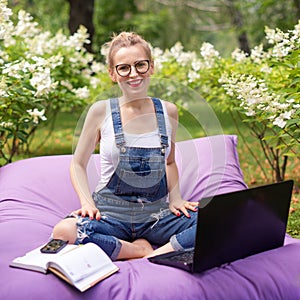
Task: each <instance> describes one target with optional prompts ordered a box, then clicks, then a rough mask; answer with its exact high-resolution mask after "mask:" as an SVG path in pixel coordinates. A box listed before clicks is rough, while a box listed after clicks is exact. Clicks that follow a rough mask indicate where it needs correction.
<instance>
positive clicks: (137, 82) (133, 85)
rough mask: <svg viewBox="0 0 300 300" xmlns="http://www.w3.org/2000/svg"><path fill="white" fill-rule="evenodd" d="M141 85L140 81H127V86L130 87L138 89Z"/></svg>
mask: <svg viewBox="0 0 300 300" xmlns="http://www.w3.org/2000/svg"><path fill="white" fill-rule="evenodd" d="M141 83H142V79H136V80H131V81H128V82H127V84H128V85H129V86H131V87H138V86H139V85H140V84H141Z"/></svg>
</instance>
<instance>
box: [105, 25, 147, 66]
mask: <svg viewBox="0 0 300 300" xmlns="http://www.w3.org/2000/svg"><path fill="white" fill-rule="evenodd" d="M135 45H141V46H142V47H143V49H144V50H145V53H146V55H147V56H148V58H149V59H150V60H152V54H151V48H150V45H149V43H148V42H146V41H145V40H144V39H143V38H142V37H141V36H140V35H138V34H137V33H135V32H126V31H124V32H121V33H120V34H118V35H115V34H114V35H113V36H112V38H111V41H110V42H108V43H106V44H105V48H106V51H105V52H106V63H107V65H108V67H109V68H113V57H114V55H115V53H116V52H117V51H118V50H119V49H121V48H123V47H130V46H135Z"/></svg>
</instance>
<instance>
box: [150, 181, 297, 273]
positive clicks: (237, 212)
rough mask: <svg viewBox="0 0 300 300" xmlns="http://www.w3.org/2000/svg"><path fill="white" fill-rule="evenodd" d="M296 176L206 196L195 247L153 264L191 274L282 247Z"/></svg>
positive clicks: (161, 257) (160, 257) (158, 258)
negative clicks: (290, 178)
mask: <svg viewBox="0 0 300 300" xmlns="http://www.w3.org/2000/svg"><path fill="white" fill-rule="evenodd" d="M292 189H293V180H287V181H283V182H279V183H273V184H268V185H263V186H258V187H254V188H249V189H245V190H240V191H236V192H231V193H226V194H221V195H216V196H214V197H211V198H205V199H201V200H200V201H199V208H198V220H197V230H196V236H195V247H194V249H193V250H192V251H174V252H169V253H165V254H161V255H157V256H154V257H151V258H148V260H149V261H150V262H152V263H156V264H162V265H167V266H172V267H176V268H180V269H183V270H186V271H189V272H192V273H200V272H202V271H205V270H208V269H212V268H214V267H219V266H221V265H224V264H228V263H230V262H233V261H235V260H238V259H242V258H245V257H247V256H250V255H254V254H257V253H260V252H263V251H268V250H271V249H274V248H277V247H281V246H283V243H284V238H285V232H286V225H287V220H288V214H289V208H290V202H291V196H292Z"/></svg>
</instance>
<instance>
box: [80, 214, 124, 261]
mask: <svg viewBox="0 0 300 300" xmlns="http://www.w3.org/2000/svg"><path fill="white" fill-rule="evenodd" d="M97 222H99V221H97V220H90V219H89V218H88V217H85V218H82V217H79V218H78V220H77V239H76V241H75V244H77V245H78V244H87V243H94V244H96V245H98V246H99V247H100V248H101V249H102V250H103V251H104V252H105V253H106V254H107V255H108V256H109V257H110V258H111V259H112V260H116V259H117V257H118V255H119V252H120V250H121V246H122V245H121V242H120V241H119V240H118V239H117V238H116V237H114V236H110V235H105V234H101V233H98V232H96V231H95V228H97V226H98V224H97Z"/></svg>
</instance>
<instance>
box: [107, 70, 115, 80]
mask: <svg viewBox="0 0 300 300" xmlns="http://www.w3.org/2000/svg"><path fill="white" fill-rule="evenodd" d="M108 74H109V77H110V79H111V80H112V81H113V82H117V77H116V73H115V72H114V70H113V69H112V68H109V69H108Z"/></svg>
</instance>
